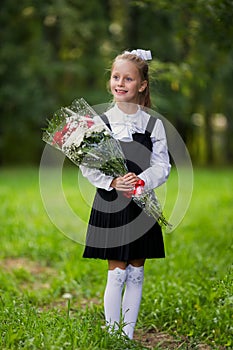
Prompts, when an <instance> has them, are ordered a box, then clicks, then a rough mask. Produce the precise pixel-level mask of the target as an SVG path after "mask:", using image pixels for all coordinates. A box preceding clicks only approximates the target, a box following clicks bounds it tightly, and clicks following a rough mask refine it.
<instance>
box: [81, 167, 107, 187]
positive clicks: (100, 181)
mask: <svg viewBox="0 0 233 350" xmlns="http://www.w3.org/2000/svg"><path fill="white" fill-rule="evenodd" d="M79 168H80V170H81V172H82V174H83V176H84V177H86V178H87V179H88V181H89V182H90V183H91V184H92V185H94V186H95V187H98V188H103V189H105V190H107V191H111V190H112V189H113V188H112V187H110V184H111V182H112V180H113V177H112V176H107V175H104V174H103V173H102V172H101V171H100V170H98V169H90V168H86V167H84V166H82V165H80V167H79Z"/></svg>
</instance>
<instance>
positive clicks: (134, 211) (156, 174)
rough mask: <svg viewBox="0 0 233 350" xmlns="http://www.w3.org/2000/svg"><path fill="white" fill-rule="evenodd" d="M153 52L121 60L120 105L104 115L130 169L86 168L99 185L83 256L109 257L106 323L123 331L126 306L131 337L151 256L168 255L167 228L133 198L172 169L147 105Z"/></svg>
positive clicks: (115, 82)
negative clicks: (138, 188)
mask: <svg viewBox="0 0 233 350" xmlns="http://www.w3.org/2000/svg"><path fill="white" fill-rule="evenodd" d="M148 55H149V58H151V57H150V51H144V50H134V51H132V52H124V53H123V54H121V55H118V56H117V57H116V58H115V60H114V62H113V65H112V69H111V78H110V90H111V93H112V95H113V99H114V103H115V104H114V106H113V107H112V108H111V109H109V110H108V111H107V112H106V114H105V115H104V116H102V118H103V120H104V122H105V123H106V124H107V125H108V127H109V128H110V129H111V131H112V133H113V136H114V137H115V138H116V139H118V140H119V141H120V144H121V147H122V150H123V153H124V155H125V158H126V160H127V167H128V171H129V172H128V173H127V174H126V175H124V176H120V177H116V178H112V177H110V176H106V175H104V174H102V173H101V172H100V171H93V170H91V169H87V168H84V167H81V170H82V173H83V175H84V176H85V177H87V178H88V180H89V181H90V182H91V183H92V184H93V185H94V186H96V187H97V193H96V196H95V199H94V203H93V208H92V211H91V216H90V220H89V225H88V232H87V239H86V247H85V250H84V254H83V257H84V258H99V259H105V260H108V276H107V284H106V289H105V294H104V310H105V318H106V324H107V326H108V329H109V331H110V332H112V331H114V330H116V329H118V327H119V323H120V315H121V309H122V317H123V334H125V335H126V336H128V338H130V339H132V338H133V333H134V327H135V324H136V321H137V316H138V311H139V306H140V302H141V296H142V285H143V278H144V264H145V260H146V259H147V258H163V257H164V256H165V254H164V244H163V237H162V231H161V227H160V226H159V225H158V223H157V222H156V221H155V220H154V219H152V218H150V217H149V216H147V215H146V214H145V213H144V212H143V211H142V210H141V209H140V208H139V207H138V206H137V205H136V204H135V202H134V201H133V200H132V198H131V196H130V194H131V193H132V189H133V188H134V186H135V184H136V183H137V181H138V180H139V179H141V180H143V181H144V183H145V187H144V188H145V190H150V189H153V188H156V187H158V186H160V185H161V184H162V183H164V182H165V181H166V180H167V177H168V175H169V172H170V163H169V156H168V151H167V142H166V136H165V131H164V128H163V125H162V122H161V120H159V119H156V118H154V117H151V116H150V115H149V114H147V113H146V112H145V111H144V109H143V107H150V88H149V74H148V68H149V67H148V63H147V62H146V59H148ZM124 285H125V290H124V296H123V299H122V291H123V287H124Z"/></svg>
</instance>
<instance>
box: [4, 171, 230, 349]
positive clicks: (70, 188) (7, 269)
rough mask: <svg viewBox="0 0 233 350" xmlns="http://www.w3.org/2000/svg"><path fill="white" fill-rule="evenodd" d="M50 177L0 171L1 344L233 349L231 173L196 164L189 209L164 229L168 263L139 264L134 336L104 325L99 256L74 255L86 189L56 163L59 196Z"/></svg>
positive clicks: (77, 249) (88, 194) (103, 273)
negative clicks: (124, 335) (142, 276)
mask: <svg viewBox="0 0 233 350" xmlns="http://www.w3.org/2000/svg"><path fill="white" fill-rule="evenodd" d="M53 178H54V175H53V173H52V171H51V172H48V174H46V176H45V177H44V179H43V183H41V184H39V171H38V169H37V168H24V169H22V168H20V169H18V168H15V169H5V168H2V169H1V170H0V200H1V209H0V219H1V226H2V227H1V250H0V254H1V260H0V291H1V299H0V331H1V338H0V348H1V349H2V350H4V349H16V350H18V349H46V350H50V349H51V350H52V349H54V350H55V349H90V350H94V349H106V350H109V349H114V350H115V349H119V350H124V349H232V348H233V341H232V339H233V312H232V307H233V285H232V281H233V278H232V277H233V276H232V248H233V235H232V232H233V220H232V208H233V195H232V183H233V171H232V169H195V170H194V188H193V195H192V199H191V203H190V206H189V209H188V211H187V213H186V215H185V217H184V219H183V220H182V222H181V223H180V224H179V226H178V227H176V229H175V230H174V231H173V232H171V233H164V238H165V244H166V255H167V256H166V259H163V260H158V261H157V260H148V261H147V263H146V266H145V282H144V290H143V298H142V304H141V309H140V314H139V319H138V323H137V327H136V333H135V340H134V341H126V340H125V339H122V338H121V337H119V336H118V335H117V334H116V335H115V336H110V335H109V334H108V333H107V332H106V330H105V329H104V314H103V293H104V288H105V279H106V262H104V261H94V260H85V259H82V251H83V245H82V243H83V241H84V238H85V237H84V233H85V228H86V224H85V222H86V220H87V218H88V213H89V209H90V203H91V201H92V198H93V194H94V190H93V188H92V187H91V186H90V185H89V184H88V183H87V182H86V181H83V179H82V178H81V177H80V176H79V175H78V172H77V169H76V168H75V167H74V166H64V169H63V173H62V184H63V191H64V193H65V197H66V199H65V202H64V199H62V198H61V196H59V193H57V194H56V192H54V191H56V185H57V184H56V182H54V181H53ZM175 179H176V174H175V172H174V173H172V174H171V177H170V179H169V181H170V182H169V185H168V190H167V191H168V192H169V193H170V194H169V193H168V196H169V195H170V196H171V199H172V197H174V198H175V193H176V186H177V182H176V181H175ZM46 180H47V181H48V186H46ZM41 186H42V187H43V188H42V193H43V194H45V193H46V200H45V206H44V205H43V202H42V198H41V194H40V189H41ZM174 198H173V200H174ZM43 199H44V198H43ZM171 202H172V200H171ZM64 203H66V207H64ZM67 208H69V209H72V210H68V211H67ZM63 209H64V210H63ZM166 210H167V214H169V210H171V208H169V204H168V206H167V209H166V207H165V211H166ZM66 211H67V212H66ZM74 217H76V219H75V220H74V221H73V220H71V219H70V218H74ZM61 231H63V232H61Z"/></svg>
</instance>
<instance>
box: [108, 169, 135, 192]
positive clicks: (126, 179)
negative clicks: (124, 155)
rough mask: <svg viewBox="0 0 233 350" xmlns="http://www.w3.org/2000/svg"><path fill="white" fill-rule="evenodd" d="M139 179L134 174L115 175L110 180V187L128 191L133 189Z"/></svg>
mask: <svg viewBox="0 0 233 350" xmlns="http://www.w3.org/2000/svg"><path fill="white" fill-rule="evenodd" d="M138 180H139V178H138V177H137V175H136V174H134V173H128V174H126V175H124V176H121V177H117V178H115V179H114V180H113V181H112V182H111V185H110V186H111V187H113V188H115V189H116V190H117V191H123V192H130V191H133V189H134V186H135V184H136V182H137V181H138Z"/></svg>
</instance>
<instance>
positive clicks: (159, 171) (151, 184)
mask: <svg viewBox="0 0 233 350" xmlns="http://www.w3.org/2000/svg"><path fill="white" fill-rule="evenodd" d="M151 141H152V144H153V148H152V155H151V160H150V165H151V166H150V167H149V168H148V169H146V170H145V171H143V172H142V173H141V174H139V175H138V176H139V177H140V178H141V179H142V180H144V182H145V190H151V189H154V188H156V187H158V186H160V185H162V184H163V183H164V182H165V181H166V180H167V178H168V176H169V173H170V169H171V165H170V161H169V155H168V149H167V139H166V134H165V130H164V127H163V124H162V121H161V120H160V119H157V121H156V124H155V127H154V130H153V131H152V134H151Z"/></svg>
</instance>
